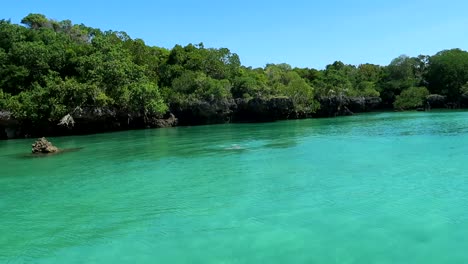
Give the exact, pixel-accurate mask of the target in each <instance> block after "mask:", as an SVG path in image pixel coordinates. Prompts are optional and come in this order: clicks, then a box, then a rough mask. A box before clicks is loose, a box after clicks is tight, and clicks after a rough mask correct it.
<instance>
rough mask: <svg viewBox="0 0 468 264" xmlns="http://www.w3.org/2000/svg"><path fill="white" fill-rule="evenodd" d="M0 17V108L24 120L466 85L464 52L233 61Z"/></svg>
mask: <svg viewBox="0 0 468 264" xmlns="http://www.w3.org/2000/svg"><path fill="white" fill-rule="evenodd" d="M21 23H22V24H23V25H24V26H23V25H16V24H12V23H11V22H10V21H7V20H0V110H9V111H11V112H12V113H13V115H14V117H15V118H18V119H20V120H23V121H27V122H32V123H34V122H56V121H57V120H58V119H60V118H61V117H62V116H63V115H66V114H67V113H72V112H73V111H74V110H75V109H76V108H78V107H108V108H111V109H118V110H120V111H128V112H133V113H140V114H142V115H145V116H148V115H163V114H165V113H166V112H167V111H169V108H168V106H169V105H171V104H174V103H183V104H187V105H190V103H191V102H194V101H206V102H209V103H214V102H216V101H220V100H230V99H233V98H246V99H249V98H255V97H260V98H272V97H288V98H290V99H291V100H292V101H293V103H294V107H295V108H296V110H297V111H300V112H306V113H313V112H314V111H315V110H316V109H318V108H319V107H320V106H319V104H318V102H317V98H318V97H323V96H325V97H326V96H364V97H375V96H380V97H381V98H382V99H383V100H384V103H385V104H387V105H388V106H390V105H394V106H395V108H398V109H412V108H416V107H420V106H422V102H423V100H424V98H425V96H426V95H427V93H428V90H427V89H426V88H421V87H419V86H427V87H428V88H429V91H430V93H440V94H442V95H447V96H448V97H449V99H450V100H452V101H456V100H457V98H458V97H459V96H460V95H461V94H465V95H466V94H468V53H467V52H465V51H462V50H459V49H455V50H446V51H442V52H439V53H437V54H436V55H434V56H432V57H429V56H423V55H421V56H418V57H408V56H400V57H398V58H396V59H394V60H393V61H392V62H391V63H390V65H388V66H378V65H374V64H361V65H359V66H357V67H356V66H353V65H347V64H344V63H343V62H340V61H336V62H334V63H333V64H330V65H327V66H326V68H325V69H323V70H316V69H310V68H292V67H291V66H290V65H288V64H268V65H266V66H265V67H264V68H256V69H253V68H250V67H244V66H241V63H240V59H239V56H238V55H237V54H235V53H232V52H231V51H230V50H229V49H227V48H207V47H205V46H204V45H203V43H200V44H195V45H194V44H188V45H186V46H180V45H176V46H175V47H174V48H172V49H170V50H168V49H165V48H161V47H151V46H148V45H147V44H146V43H145V42H144V41H143V40H141V39H132V38H131V37H130V36H128V35H127V34H126V33H125V32H120V31H105V32H103V31H101V30H99V29H96V28H91V27H87V26H85V25H77V24H73V23H72V22H71V21H70V20H63V21H55V20H51V19H48V18H47V17H45V16H44V15H41V14H29V15H28V16H26V17H25V18H24V19H23V20H22V21H21Z"/></svg>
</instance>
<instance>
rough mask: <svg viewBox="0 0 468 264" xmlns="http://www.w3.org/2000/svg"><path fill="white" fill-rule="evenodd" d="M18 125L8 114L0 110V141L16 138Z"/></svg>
mask: <svg viewBox="0 0 468 264" xmlns="http://www.w3.org/2000/svg"><path fill="white" fill-rule="evenodd" d="M18 125H19V122H18V121H17V120H15V119H13V118H12V116H11V113H10V112H8V111H2V110H0V139H8V138H14V137H16V136H17V127H18Z"/></svg>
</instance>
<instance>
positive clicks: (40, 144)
mask: <svg viewBox="0 0 468 264" xmlns="http://www.w3.org/2000/svg"><path fill="white" fill-rule="evenodd" d="M57 151H58V148H57V147H55V146H54V145H52V143H51V142H49V141H48V140H47V139H46V138H45V137H42V138H39V139H38V140H37V141H36V142H35V143H34V144H32V153H33V154H41V153H42V154H47V153H55V152H57Z"/></svg>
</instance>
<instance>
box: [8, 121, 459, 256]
mask: <svg viewBox="0 0 468 264" xmlns="http://www.w3.org/2000/svg"><path fill="white" fill-rule="evenodd" d="M32 141H33V140H31V139H28V140H11V141H0V167H1V170H0V212H2V214H1V216H0V262H1V263H468V251H466V249H467V248H468V163H467V160H468V147H467V146H468V112H430V113H424V112H415V113H374V114H364V115H358V116H352V117H343V118H334V119H315V120H299V121H285V122H276V123H267V124H230V125H216V126H200V127H180V128H170V129H155V130H140V131H129V132H119V133H111V134H99V135H91V136H81V137H62V138H51V139H50V141H52V142H53V143H54V144H56V145H57V146H59V147H61V148H69V149H74V148H82V149H79V150H78V151H72V152H65V153H62V154H58V155H54V156H50V157H45V158H44V157H42V158H32V157H31V156H30V155H29V154H28V152H29V150H30V146H31V143H32Z"/></svg>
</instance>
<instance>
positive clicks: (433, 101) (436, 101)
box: [426, 94, 447, 110]
mask: <svg viewBox="0 0 468 264" xmlns="http://www.w3.org/2000/svg"><path fill="white" fill-rule="evenodd" d="M432 108H447V96H443V95H440V94H430V95H428V96H427V97H426V109H428V110H430V109H432Z"/></svg>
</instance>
